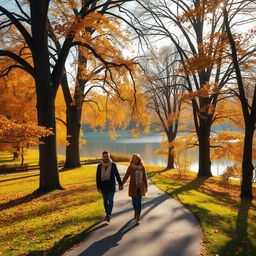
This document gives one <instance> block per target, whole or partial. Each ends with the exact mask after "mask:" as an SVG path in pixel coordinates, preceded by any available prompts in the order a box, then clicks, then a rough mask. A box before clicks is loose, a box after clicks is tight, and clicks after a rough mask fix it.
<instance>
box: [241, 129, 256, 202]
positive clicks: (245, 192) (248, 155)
mask: <svg viewBox="0 0 256 256" xmlns="http://www.w3.org/2000/svg"><path fill="white" fill-rule="evenodd" d="M253 133H254V127H253V126H251V125H250V126H249V127H248V126H247V127H246V128H245V136H244V152H243V161H242V184H241V194H240V197H241V198H248V199H252V198H253V195H252V179H253V169H254V167H253V164H252V147H253Z"/></svg>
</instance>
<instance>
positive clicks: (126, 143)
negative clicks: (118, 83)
mask: <svg viewBox="0 0 256 256" xmlns="http://www.w3.org/2000/svg"><path fill="white" fill-rule="evenodd" d="M83 139H86V141H87V143H86V144H84V145H82V146H81V149H80V153H81V157H100V156H101V153H102V151H104V150H107V151H109V152H112V153H118V154H128V155H132V154H134V153H139V154H140V155H141V156H142V158H143V160H144V162H145V163H149V164H156V165H161V166H165V165H166V160H165V158H163V157H161V156H156V155H155V151H156V150H157V149H159V148H160V144H161V141H162V136H160V135H152V134H142V135H141V136H140V137H138V138H135V137H133V136H132V135H131V134H130V133H128V132H122V133H120V134H119V137H118V138H117V139H115V140H112V139H111V138H110V137H109V136H108V134H107V133H106V132H104V133H93V132H90V133H85V136H84V137H83ZM58 151H59V153H62V154H64V153H65V151H64V149H59V150H58ZM187 157H189V158H190V159H191V158H192V159H194V162H193V163H192V164H191V166H190V167H189V169H190V170H192V171H196V172H197V171H198V163H197V159H198V151H197V150H194V151H189V152H187ZM228 164H232V162H231V161H228V160H218V161H212V173H213V175H220V174H221V173H222V172H223V171H224V169H225V168H226V166H227V165H228Z"/></svg>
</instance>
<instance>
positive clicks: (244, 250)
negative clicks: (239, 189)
mask: <svg viewBox="0 0 256 256" xmlns="http://www.w3.org/2000/svg"><path fill="white" fill-rule="evenodd" d="M251 207H252V201H251V200H248V199H241V203H240V208H239V211H238V214H237V219H236V229H235V233H234V234H231V236H232V237H233V239H232V240H231V241H229V242H228V243H227V244H226V245H225V246H224V247H223V248H222V249H221V250H220V252H219V255H220V256H226V255H238V256H252V255H256V247H255V246H254V245H253V244H252V242H251V240H250V239H249V235H248V230H247V229H248V212H249V210H250V208H251Z"/></svg>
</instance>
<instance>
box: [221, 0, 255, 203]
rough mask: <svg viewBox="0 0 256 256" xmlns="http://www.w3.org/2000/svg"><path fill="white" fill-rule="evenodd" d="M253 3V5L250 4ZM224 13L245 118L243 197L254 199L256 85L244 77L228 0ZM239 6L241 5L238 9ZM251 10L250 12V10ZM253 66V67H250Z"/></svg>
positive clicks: (248, 2)
mask: <svg viewBox="0 0 256 256" xmlns="http://www.w3.org/2000/svg"><path fill="white" fill-rule="evenodd" d="M244 4H245V6H246V7H247V9H246V11H247V13H250V12H252V11H254V10H255V3H253V2H252V1H245V3H244ZM250 4H252V5H250ZM222 7H223V14H224V24H225V28H226V33H227V36H228V40H229V43H230V47H231V53H232V54H231V57H232V60H233V65H234V68H235V72H236V80H237V87H238V91H237V93H236V94H237V96H238V98H239V100H240V103H241V107H242V112H243V118H244V126H245V133H244V146H243V160H242V184H241V194H240V197H241V198H248V199H252V198H253V194H252V180H253V169H254V167H253V164H252V153H253V150H252V149H253V135H254V131H255V124H256V87H255V82H256V81H255V79H254V78H253V79H250V82H248V80H247V82H246V78H245V79H244V78H243V75H242V73H243V69H244V67H243V63H241V61H240V60H241V57H240V54H241V53H240V51H239V48H240V47H241V44H240V42H239V41H238V39H239V38H237V37H236V35H234V32H232V30H231V28H232V26H231V25H230V24H231V22H232V20H231V19H230V18H229V16H228V11H227V9H230V6H228V5H227V2H224V3H223V6H222ZM238 8H239V5H238V7H237V9H238ZM248 11H249V12H248ZM247 52H248V54H250V57H251V58H252V60H251V63H248V62H247V70H246V71H247V72H246V73H247V74H246V76H245V77H247V75H248V73H249V74H250V73H251V72H254V74H255V71H254V68H255V65H254V62H255V56H254V55H253V54H252V52H251V51H248V49H247ZM250 66H251V67H250Z"/></svg>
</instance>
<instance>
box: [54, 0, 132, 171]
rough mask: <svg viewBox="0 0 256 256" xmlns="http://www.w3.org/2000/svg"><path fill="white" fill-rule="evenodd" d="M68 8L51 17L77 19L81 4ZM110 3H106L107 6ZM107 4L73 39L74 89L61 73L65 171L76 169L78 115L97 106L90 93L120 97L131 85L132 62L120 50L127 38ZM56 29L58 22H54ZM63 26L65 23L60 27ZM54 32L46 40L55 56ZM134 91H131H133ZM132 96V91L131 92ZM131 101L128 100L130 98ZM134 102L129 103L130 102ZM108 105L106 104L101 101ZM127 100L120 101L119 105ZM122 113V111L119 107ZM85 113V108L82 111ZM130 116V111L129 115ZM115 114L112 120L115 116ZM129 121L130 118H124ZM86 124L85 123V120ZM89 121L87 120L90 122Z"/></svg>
mask: <svg viewBox="0 0 256 256" xmlns="http://www.w3.org/2000/svg"><path fill="white" fill-rule="evenodd" d="M69 3H70V5H72V9H71V8H70V10H71V11H70V13H64V15H63V12H61V13H60V12H59V8H58V6H57V8H55V9H54V10H53V14H52V16H53V17H56V13H57V14H58V15H57V17H60V16H63V19H70V17H71V16H77V15H78V14H79V12H78V9H77V8H78V6H79V5H81V3H82V1H80V0H78V1H69ZM109 4H110V3H109ZM107 9H108V5H107V4H106V5H103V6H102V7H101V10H100V11H99V13H94V14H91V15H90V19H88V22H87V25H86V27H85V28H84V29H83V30H81V31H80V33H79V35H78V36H77V37H76V40H77V41H79V43H78V46H77V47H76V56H77V58H76V59H75V60H74V63H73V66H74V67H75V71H74V72H73V77H74V79H73V80H72V82H73V84H74V87H75V88H74V89H73V88H72V86H70V81H69V80H68V77H67V72H64V74H63V76H62V80H61V85H62V90H63V93H64V96H65V102H66V121H65V123H66V126H67V140H68V144H67V147H66V161H65V167H66V168H74V167H78V166H80V155H79V141H80V132H81V123H82V121H83V120H82V119H81V118H82V116H83V115H82V112H83V106H84V102H87V103H89V102H90V106H92V105H95V106H94V107H96V108H97V106H96V105H98V104H99V102H98V100H97V99H95V97H94V99H93V101H92V100H91V94H92V95H93V93H94V90H96V91H98V92H99V91H100V93H103V94H107V95H109V97H112V96H113V94H117V95H119V96H120V97H121V94H122V92H121V90H126V87H127V88H128V87H129V86H130V85H132V84H133V81H132V79H130V80H129V79H128V77H127V76H130V75H134V74H132V73H134V72H133V71H134V69H135V66H136V63H135V62H134V61H133V60H129V59H125V58H124V57H123V56H122V52H121V50H122V47H123V46H124V43H127V40H128V39H127V37H125V36H124V35H123V32H122V30H121V29H120V27H122V25H121V24H120V22H119V21H118V18H117V17H114V18H113V17H112V16H111V14H109V13H108V14H106V13H105V12H106V11H107ZM56 24H57V26H59V23H58V22H57V21H56ZM64 26H65V24H64ZM54 31H56V29H54V27H52V28H51V31H50V38H51V40H52V41H53V43H54V45H55V50H56V54H59V53H60V51H61V43H60V41H61V40H62V38H61V36H59V33H58V36H57V34H55V33H54ZM123 81H126V86H123V87H122V86H121V85H122V84H123ZM134 90H135V88H134ZM132 95H134V92H132ZM130 100H131V99H130ZM134 101H135V99H133V100H132V102H134ZM105 102H107V103H109V101H105ZM128 102H129V101H128V100H127V99H124V98H123V104H127V103H128ZM130 104H132V103H131V102H130ZM121 109H122V110H123V111H125V108H121ZM105 110H106V108H101V111H102V113H101V114H102V115H103V116H105V113H104V111H105ZM135 110H136V108H135ZM85 112H87V109H85ZM131 113H132V112H131ZM118 116H119V115H117V116H116V117H118ZM128 119H130V118H128ZM87 121H88V120H87ZM92 121H93V120H90V122H92ZM110 122H111V123H112V124H114V123H115V122H114V119H108V123H110Z"/></svg>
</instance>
